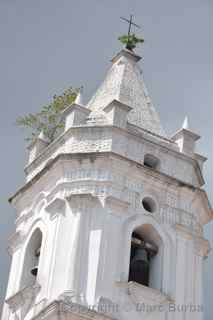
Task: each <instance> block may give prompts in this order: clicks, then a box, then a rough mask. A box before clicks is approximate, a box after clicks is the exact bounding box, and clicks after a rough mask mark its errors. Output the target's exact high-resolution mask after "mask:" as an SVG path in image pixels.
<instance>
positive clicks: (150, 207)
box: [142, 197, 156, 213]
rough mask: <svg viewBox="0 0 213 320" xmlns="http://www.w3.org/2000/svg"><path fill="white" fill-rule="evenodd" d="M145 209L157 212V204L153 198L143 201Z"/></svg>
mask: <svg viewBox="0 0 213 320" xmlns="http://www.w3.org/2000/svg"><path fill="white" fill-rule="evenodd" d="M142 205H143V208H144V209H145V210H146V211H148V212H151V213H153V212H155V211H156V203H155V201H154V200H153V199H152V198H149V197H146V198H144V199H143V200H142Z"/></svg>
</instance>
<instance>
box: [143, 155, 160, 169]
mask: <svg viewBox="0 0 213 320" xmlns="http://www.w3.org/2000/svg"><path fill="white" fill-rule="evenodd" d="M159 164H160V161H159V159H158V158H156V157H155V156H153V155H151V154H146V155H145V157H144V165H145V166H146V167H149V168H152V169H159Z"/></svg>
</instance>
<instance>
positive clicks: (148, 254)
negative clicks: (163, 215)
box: [129, 224, 163, 290]
mask: <svg viewBox="0 0 213 320" xmlns="http://www.w3.org/2000/svg"><path fill="white" fill-rule="evenodd" d="M162 255H163V251H162V240H161V238H160V236H159V234H158V233H157V231H156V230H155V229H154V228H153V226H152V225H149V224H146V225H142V226H141V227H139V228H136V229H135V230H134V231H133V233H132V238H131V253H130V267H129V281H133V282H137V283H139V284H142V285H144V286H147V287H151V288H154V289H159V290H161V285H162V284H161V281H162Z"/></svg>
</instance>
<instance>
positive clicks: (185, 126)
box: [182, 116, 189, 130]
mask: <svg viewBox="0 0 213 320" xmlns="http://www.w3.org/2000/svg"><path fill="white" fill-rule="evenodd" d="M182 129H186V130H188V129H189V118H188V116H186V117H185V119H184V122H183V125H182Z"/></svg>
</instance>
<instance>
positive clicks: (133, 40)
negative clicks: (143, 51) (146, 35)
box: [118, 14, 144, 51]
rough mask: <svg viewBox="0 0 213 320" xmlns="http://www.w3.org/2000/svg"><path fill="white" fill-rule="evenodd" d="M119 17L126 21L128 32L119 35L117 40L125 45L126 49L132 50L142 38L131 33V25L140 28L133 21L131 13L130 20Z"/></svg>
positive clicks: (142, 40) (141, 41)
mask: <svg viewBox="0 0 213 320" xmlns="http://www.w3.org/2000/svg"><path fill="white" fill-rule="evenodd" d="M121 19H122V20H124V21H125V22H128V24H129V28H128V34H127V35H123V36H121V37H119V38H118V40H120V42H121V43H123V44H124V45H126V49H128V50H130V51H133V49H134V48H135V47H136V45H137V44H138V43H143V42H144V39H143V38H138V37H137V36H136V35H135V34H134V33H131V29H132V26H135V27H136V28H139V29H140V26H139V25H137V24H136V23H134V22H133V15H132V14H131V15H130V20H128V19H126V18H123V17H121Z"/></svg>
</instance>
